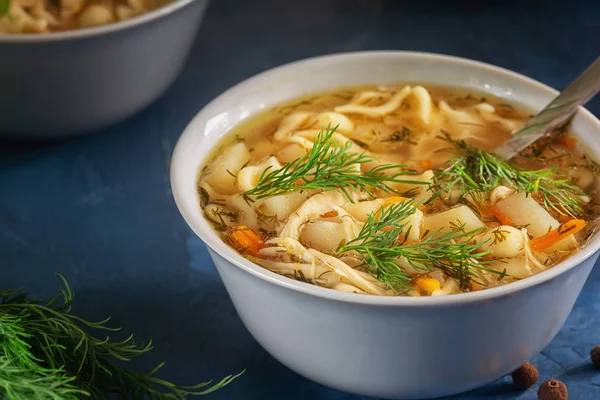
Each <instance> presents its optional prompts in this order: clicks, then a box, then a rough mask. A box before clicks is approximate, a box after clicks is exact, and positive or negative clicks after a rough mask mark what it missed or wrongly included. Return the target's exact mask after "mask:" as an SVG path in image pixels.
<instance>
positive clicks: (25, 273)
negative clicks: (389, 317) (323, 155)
mask: <svg viewBox="0 0 600 400" xmlns="http://www.w3.org/2000/svg"><path fill="white" fill-rule="evenodd" d="M450 3H452V5H450ZM550 3H552V2H549V1H532V0H530V1H513V0H504V1H494V0H488V1H482V2H478V3H476V4H471V2H463V1H454V2H445V1H442V0H438V1H433V0H428V1H419V2H410V3H409V2H400V1H397V2H392V1H390V2H384V1H379V0H363V1H343V0H337V1H318V2H317V1H314V2H287V1H286V2H283V1H277V0H263V1H256V2H245V1H229V0H218V1H214V2H213V3H212V4H211V6H210V7H209V10H208V13H207V15H206V18H205V20H204V23H203V25H202V27H201V29H200V32H199V35H198V40H197V42H196V45H195V47H194V51H193V54H192V56H191V58H190V60H189V62H188V64H187V66H186V68H185V70H184V71H183V73H182V75H181V76H180V77H179V79H178V80H177V81H176V83H175V84H174V85H173V86H172V87H171V88H170V89H169V90H168V92H167V93H166V94H165V95H164V96H163V97H162V98H161V99H160V100H158V101H157V102H155V103H154V104H153V105H151V106H150V107H148V108H147V109H146V110H144V111H143V112H141V113H140V114H139V115H137V116H136V117H134V118H131V119H129V120H128V121H126V122H124V123H122V124H120V125H118V126H115V127H112V128H110V129H107V130H105V131H103V132H99V133H97V134H93V135H90V136H86V137H81V138H73V139H68V140H60V141H52V142H43V143H40V142H36V143H32V142H25V143H23V142H8V141H0V263H1V268H2V272H1V275H0V287H18V286H25V287H26V288H27V289H28V290H29V291H30V292H32V293H33V294H34V295H36V296H42V297H46V298H47V297H49V296H51V295H53V294H54V293H55V292H56V290H57V289H58V286H59V281H58V279H57V278H56V277H55V275H54V273H55V272H61V273H63V274H64V275H65V276H66V277H67V278H68V280H69V281H70V283H71V284H72V286H73V288H74V290H75V292H76V307H75V311H77V312H79V313H81V314H83V315H84V316H86V317H88V318H92V319H94V318H102V317H105V316H107V315H111V316H112V317H113V319H112V321H113V323H114V324H116V325H121V326H123V327H124V329H125V330H126V331H130V332H134V333H135V334H136V335H137V336H138V337H140V338H153V339H154V343H155V346H156V347H155V350H154V351H153V352H152V353H151V355H148V356H147V357H146V358H144V359H143V360H140V361H138V362H136V363H135V367H137V368H142V369H145V368H149V367H150V366H151V365H154V364H156V363H157V362H160V361H162V360H168V363H167V366H166V367H165V369H164V370H163V372H162V376H163V377H165V378H168V379H173V380H178V381H181V382H184V383H191V382H196V381H199V380H202V379H205V378H210V377H214V378H220V377H223V376H225V375H228V374H230V373H235V372H238V371H240V370H242V369H244V368H245V369H247V372H246V373H245V374H244V375H243V376H242V377H241V378H239V379H238V380H236V381H234V382H233V383H232V384H231V385H230V386H229V387H227V388H225V389H223V390H221V391H219V392H216V393H215V394H214V395H211V398H214V399H290V400H293V399H312V398H321V399H331V400H333V399H344V400H353V399H358V398H359V397H356V396H352V395H350V394H347V393H343V392H339V391H335V390H331V389H328V388H325V387H322V386H320V385H318V384H316V383H313V382H310V381H308V380H306V379H304V378H302V377H300V376H298V375H296V374H295V373H293V372H291V371H290V370H288V369H287V368H285V367H283V366H282V365H281V364H279V363H278V362H277V361H275V360H274V359H273V358H272V357H271V356H269V355H268V354H267V353H266V352H265V351H264V350H263V349H262V348H261V347H260V346H259V345H258V344H257V343H256V342H255V341H254V339H253V338H252V337H251V336H250V334H249V333H248V332H247V331H246V329H245V328H244V326H243V325H242V322H241V321H240V319H239V318H238V316H237V314H236V312H235V310H234V308H233V305H232V303H231V301H230V300H229V298H228V296H227V293H226V292H225V288H224V287H223V284H222V283H221V281H220V279H219V277H218V275H217V273H216V270H215V268H214V266H213V264H212V262H211V260H210V259H209V256H208V254H207V251H206V249H205V247H204V245H203V244H202V243H201V242H200V240H199V239H198V238H196V237H195V236H194V235H193V233H192V232H191V231H190V230H189V229H188V228H187V226H186V224H185V222H184V221H183V219H182V218H181V217H180V216H179V214H178V212H177V209H176V207H175V204H174V201H173V199H172V197H171V193H170V189H169V177H168V170H169V162H170V155H171V152H172V150H173V146H174V145H175V142H176V140H177V138H178V136H179V135H180V133H181V132H182V130H183V128H184V127H185V126H186V124H187V123H188V121H189V120H190V119H191V118H192V117H193V116H194V114H195V113H196V112H197V111H198V110H199V109H200V108H201V107H203V106H204V105H205V104H206V103H208V102H209V101H210V100H211V99H212V98H214V97H215V96H217V95H218V94H219V93H221V92H222V91H224V90H225V89H227V88H228V87H230V86H232V85H233V84H235V83H237V82H239V81H241V80H243V79H245V78H248V77H250V76H251V75H254V74H256V73H258V72H260V71H263V70H265V69H268V68H271V67H274V66H276V65H279V64H283V63H287V62H290V61H294V60H298V59H301V58H305V57H309V56H315V55H321V54H326V53H332V52H343V51H354V50H366V49H405V50H421V51H430V52H439V53H447V54H452V55H458V56H463V57H468V58H472V59H476V60H481V61H485V62H489V63H492V64H497V65H500V66H502V67H506V68H509V69H512V70H515V71H517V72H520V73H523V74H525V75H529V76H531V77H533V78H535V79H538V80H540V81H542V82H544V83H546V84H549V85H550V86H553V87H555V88H558V89H561V88H563V87H564V85H566V84H567V83H568V82H569V81H570V80H572V79H573V78H574V77H575V76H576V75H577V74H578V73H579V72H581V71H582V70H583V69H584V68H585V67H586V66H587V65H588V64H589V63H591V62H592V61H593V60H594V59H595V58H596V57H597V56H598V55H599V54H598V51H599V49H600V46H599V44H600V2H598V1H596V0H592V1H579V2H577V1H571V2H570V3H569V4H567V5H563V6H562V7H558V6H555V5H553V4H550ZM556 3H558V2H556ZM399 78H401V77H399ZM106 79H110V77H107V78H106ZM589 108H590V110H591V111H593V112H594V113H595V114H596V115H600V101H597V100H596V101H595V102H593V103H592V104H591V105H590V107H589ZM598 284H600V268H596V269H595V271H594V272H592V275H591V276H590V278H589V280H588V282H587V284H586V286H585V288H584V290H583V293H582V294H581V297H580V298H579V300H578V302H577V304H576V305H575V308H574V309H573V312H572V313H571V315H570V317H569V319H568V321H567V323H566V325H565V326H564V327H563V329H562V330H561V331H560V333H559V334H558V336H557V337H556V338H555V339H554V340H553V342H552V343H551V344H550V345H549V346H548V347H547V348H546V349H545V350H544V351H543V352H542V354H540V355H539V356H537V357H536V358H535V359H534V360H533V362H534V363H535V364H536V365H537V366H538V367H539V369H540V373H541V378H540V379H541V380H545V379H548V378H550V377H558V378H559V379H561V380H563V381H564V382H565V383H566V384H567V385H568V387H569V392H570V394H571V396H570V398H571V399H575V400H588V399H597V398H600V374H599V373H597V372H595V371H594V370H593V369H592V368H591V365H590V362H589V357H588V354H589V351H590V349H591V348H592V347H593V346H594V345H596V344H598V343H600V320H599V319H598V313H599V312H600V292H599V291H598V290H597V287H598ZM507 329H510V327H507ZM433 362H435V360H433ZM517 398H518V399H535V398H536V395H535V389H531V390H529V391H527V392H524V393H515V392H513V391H512V390H511V387H510V384H509V380H508V379H507V378H504V379H501V380H499V381H498V382H496V383H494V384H491V385H489V386H488V387H485V388H481V389H478V390H475V391H472V392H470V393H466V394H463V395H460V396H455V397H453V399H469V400H475V399H498V400H500V399H502V400H508V399H517Z"/></svg>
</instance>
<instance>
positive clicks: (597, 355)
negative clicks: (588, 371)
mask: <svg viewBox="0 0 600 400" xmlns="http://www.w3.org/2000/svg"><path fill="white" fill-rule="evenodd" d="M590 357H591V358H592V362H593V363H594V367H596V368H598V369H600V345H598V346H596V347H594V348H593V349H592V351H591V352H590Z"/></svg>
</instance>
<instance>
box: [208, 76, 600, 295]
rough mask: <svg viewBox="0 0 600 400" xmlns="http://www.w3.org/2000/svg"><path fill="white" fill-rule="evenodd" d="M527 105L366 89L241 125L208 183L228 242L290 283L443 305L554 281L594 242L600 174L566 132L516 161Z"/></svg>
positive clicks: (212, 208) (443, 92)
mask: <svg viewBox="0 0 600 400" xmlns="http://www.w3.org/2000/svg"><path fill="white" fill-rule="evenodd" d="M527 118H528V114H527V113H526V112H525V111H524V110H523V109H522V108H520V107H519V106H518V105H513V104H506V103H505V102H503V101H502V100H500V99H495V98H493V97H491V96H489V95H485V96H482V95H481V94H478V93H466V92H465V91H464V90H458V89H448V88H437V87H430V88H427V89H425V88H424V87H422V86H418V85H417V86H403V85H399V86H389V87H381V86H369V87H360V88H355V89H341V90H339V91H333V92H328V93H322V94H317V95H311V96H310V97H306V98H303V99H297V100H294V101H291V102H288V103H285V104H281V105H279V106H277V107H275V108H273V109H271V110H270V111H267V112H265V113H262V114H260V115H257V116H256V117H253V118H251V119H250V120H249V121H248V122H245V123H243V124H241V125H240V126H238V127H236V128H235V129H234V130H233V131H232V132H231V133H230V134H229V135H228V136H227V137H226V138H225V139H224V141H223V142H222V144H221V146H218V147H217V150H215V153H214V154H213V155H212V156H211V157H210V158H209V161H208V162H207V163H206V165H207V166H208V167H207V168H203V169H202V170H201V173H200V176H199V180H198V191H199V197H200V206H201V207H202V208H203V210H204V213H205V215H206V216H207V218H208V219H209V221H211V223H213V226H214V227H215V229H216V230H217V231H218V232H219V234H220V235H221V236H222V238H223V239H224V240H225V241H227V242H228V243H229V244H230V245H231V246H232V247H233V248H234V249H235V250H236V251H238V252H239V253H240V254H242V255H244V256H245V257H247V258H248V259H250V260H251V261H253V262H255V263H257V264H259V265H262V266H263V267H265V268H268V269H270V270H271V271H274V272H277V273H279V274H281V275H283V276H286V277H289V278H291V279H296V280H299V281H302V282H307V283H310V284H314V285H318V286H322V287H327V288H331V289H335V290H341V291H346V292H353V293H361V294H372V295H392V296H393V295H409V296H438V295H448V294H453V293H461V292H468V291H476V290H482V289H485V288H489V287H495V286H499V285H504V284H507V283H510V282H514V281H516V280H519V279H523V278H526V277H528V276H531V275H534V274H536V273H539V272H541V271H544V270H546V269H548V268H551V267H552V266H554V265H556V264H557V263H559V262H561V261H563V260H564V259H566V258H567V257H569V256H570V255H571V254H573V253H574V252H576V251H578V250H579V249H580V248H581V247H582V246H584V245H585V242H586V241H587V240H588V239H589V237H590V236H591V235H592V234H594V232H595V231H596V227H597V223H596V216H597V214H598V212H597V208H598V206H597V205H596V199H597V189H598V187H600V186H599V179H598V171H600V168H599V167H598V165H597V164H596V163H595V162H593V161H592V160H590V159H589V158H588V157H586V156H584V155H582V154H580V153H579V152H578V151H577V142H576V140H575V139H574V138H572V137H571V136H570V135H569V132H568V130H566V129H563V130H562V131H561V132H558V134H557V135H556V136H555V137H554V139H552V140H551V141H547V142H545V143H538V144H536V146H535V147H534V148H532V149H531V151H529V152H526V153H524V154H523V155H522V156H520V157H518V158H517V159H516V160H514V162H513V163H507V162H505V161H503V160H500V159H498V158H497V157H495V156H494V155H493V154H492V153H491V151H492V150H493V149H494V148H496V147H498V146H499V145H500V144H501V143H503V142H504V141H506V140H507V139H508V138H509V137H510V136H511V134H512V133H514V132H515V131H517V130H518V129H520V128H521V127H522V126H523V124H524V122H525V120H526V119H527Z"/></svg>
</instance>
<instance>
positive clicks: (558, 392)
mask: <svg viewBox="0 0 600 400" xmlns="http://www.w3.org/2000/svg"><path fill="white" fill-rule="evenodd" d="M568 398H569V392H568V391H567V387H566V386H565V384H564V383H562V382H561V381H559V380H558V379H549V380H547V381H546V382H544V383H542V384H541V385H540V388H539V389H538V400H567V399H568Z"/></svg>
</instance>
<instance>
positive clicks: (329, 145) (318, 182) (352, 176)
mask: <svg viewBox="0 0 600 400" xmlns="http://www.w3.org/2000/svg"><path fill="white" fill-rule="evenodd" d="M336 129H337V126H336V127H334V128H331V126H328V127H327V128H323V129H321V131H320V132H319V134H318V136H317V138H316V140H315V141H314V143H313V147H312V149H311V150H310V151H308V152H307V153H306V154H304V155H303V156H302V157H300V158H298V159H296V160H294V161H292V162H290V163H288V164H285V165H284V166H283V167H282V168H280V169H276V170H273V169H271V168H267V169H265V170H264V171H263V173H262V174H261V175H260V178H259V180H258V184H257V185H256V187H255V188H253V189H250V190H248V191H246V192H244V196H246V197H247V198H248V196H256V199H263V198H265V197H271V196H276V195H278V194H283V193H288V192H292V191H299V190H310V189H319V190H338V189H339V190H341V191H342V192H343V193H344V195H345V196H346V197H347V198H348V199H349V200H351V201H352V197H351V196H350V193H349V192H348V190H349V189H353V190H361V191H364V192H366V193H368V194H369V195H371V196H373V190H376V189H379V190H382V191H384V192H386V193H390V192H393V193H398V192H397V191H396V190H395V189H393V188H392V187H390V186H389V185H390V184H391V183H408V184H417V185H419V184H423V182H420V181H412V180H405V179H402V177H403V176H406V175H413V174H414V172H411V171H403V170H402V169H403V168H404V167H405V166H404V165H394V164H385V165H379V166H377V167H375V168H373V169H371V170H369V171H367V172H365V173H362V172H361V171H360V165H361V164H364V163H367V162H371V161H374V160H375V158H374V157H373V156H370V155H368V154H366V153H354V152H350V151H349V150H350V147H351V146H352V143H351V142H350V141H348V142H346V143H345V144H344V145H340V144H339V143H338V142H337V140H335V138H334V133H335V131H336ZM392 170H395V171H398V170H399V172H394V173H391V174H389V175H388V174H386V173H390V172H391V171H392Z"/></svg>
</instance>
